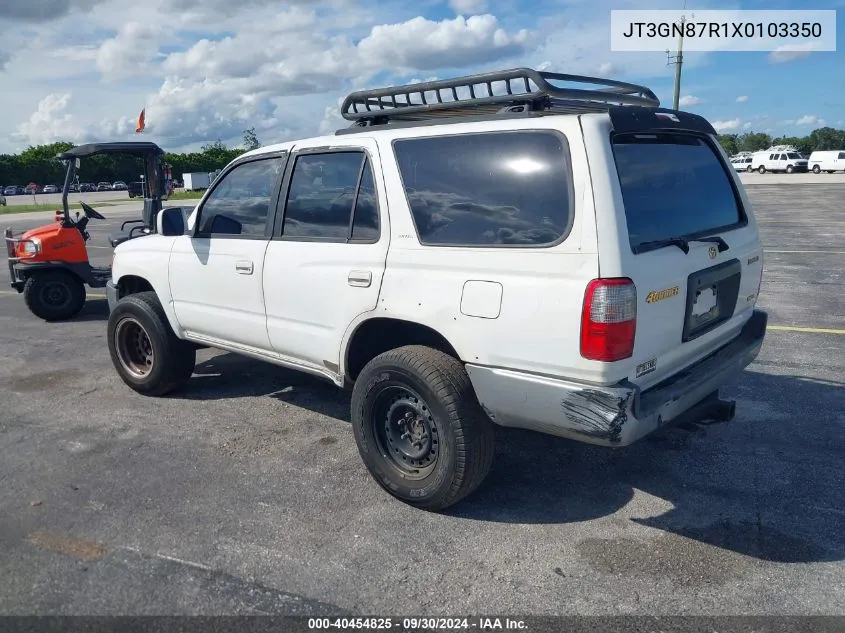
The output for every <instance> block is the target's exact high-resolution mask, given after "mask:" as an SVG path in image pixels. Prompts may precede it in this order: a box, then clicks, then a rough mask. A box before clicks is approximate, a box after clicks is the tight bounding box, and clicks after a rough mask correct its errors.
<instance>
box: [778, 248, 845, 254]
mask: <svg viewBox="0 0 845 633" xmlns="http://www.w3.org/2000/svg"><path fill="white" fill-rule="evenodd" d="M763 252H764V253H816V254H823V255H845V251H782V250H768V249H764V250H763Z"/></svg>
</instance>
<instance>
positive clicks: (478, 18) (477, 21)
mask: <svg viewBox="0 0 845 633" xmlns="http://www.w3.org/2000/svg"><path fill="white" fill-rule="evenodd" d="M528 36H529V34H528V31H527V30H520V31H518V32H517V33H514V34H513V35H509V34H508V33H507V32H506V31H505V30H504V29H503V28H501V27H500V26H499V22H498V20H497V19H496V17H495V16H493V15H489V14H485V15H474V16H472V17H470V18H464V17H462V16H458V17H456V18H455V19H453V20H442V21H441V22H433V21H431V20H427V19H426V18H423V17H419V16H418V17H416V18H413V19H411V20H408V21H407V22H403V23H401V24H383V25H379V26H374V27H373V28H372V30H371V31H370V34H369V35H368V36H367V37H365V38H364V39H363V40H362V41H361V42H360V43H359V44H358V52H359V54H360V55H361V58H362V60H372V59H380V60H382V62H381V63H382V64H383V63H384V61H387V60H386V59H385V52H386V51H389V55H388V57H389V61H390V63H391V65H392V66H393V67H394V68H403V69H413V70H433V69H436V68H458V67H467V66H471V65H473V64H483V63H488V62H492V61H496V60H499V59H505V58H508V57H514V56H516V55H519V54H520V53H523V52H525V50H526V46H527V43H528Z"/></svg>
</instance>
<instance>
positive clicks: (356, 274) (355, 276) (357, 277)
mask: <svg viewBox="0 0 845 633" xmlns="http://www.w3.org/2000/svg"><path fill="white" fill-rule="evenodd" d="M346 281H348V282H349V285H350V286H357V287H358V288H369V287H370V284H371V283H373V273H371V272H370V271H369V270H353V271H352V272H350V273H349V276H348V277H347V278H346Z"/></svg>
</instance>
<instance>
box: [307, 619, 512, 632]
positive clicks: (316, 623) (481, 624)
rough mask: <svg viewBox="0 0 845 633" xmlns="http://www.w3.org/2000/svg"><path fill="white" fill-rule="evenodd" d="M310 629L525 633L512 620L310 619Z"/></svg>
mask: <svg viewBox="0 0 845 633" xmlns="http://www.w3.org/2000/svg"><path fill="white" fill-rule="evenodd" d="M308 628H309V629H311V630H379V629H381V630H390V629H400V630H401V629H407V630H416V629H427V630H441V631H451V630H476V631H504V630H511V631H517V630H526V629H527V626H526V624H525V622H524V621H523V620H519V619H512V618H495V617H494V618H490V617H478V618H354V617H353V618H309V619H308Z"/></svg>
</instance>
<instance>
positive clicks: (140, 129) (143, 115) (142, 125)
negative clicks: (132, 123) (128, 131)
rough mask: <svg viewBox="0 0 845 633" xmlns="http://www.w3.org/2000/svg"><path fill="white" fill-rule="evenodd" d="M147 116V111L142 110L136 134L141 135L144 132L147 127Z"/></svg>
mask: <svg viewBox="0 0 845 633" xmlns="http://www.w3.org/2000/svg"><path fill="white" fill-rule="evenodd" d="M146 114H147V109H146V108H143V109H142V110H141V114H140V115H138V125H137V126H136V127H135V134H140V133H141V132H143V131H144V128H145V127H146V126H147V121H146Z"/></svg>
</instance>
